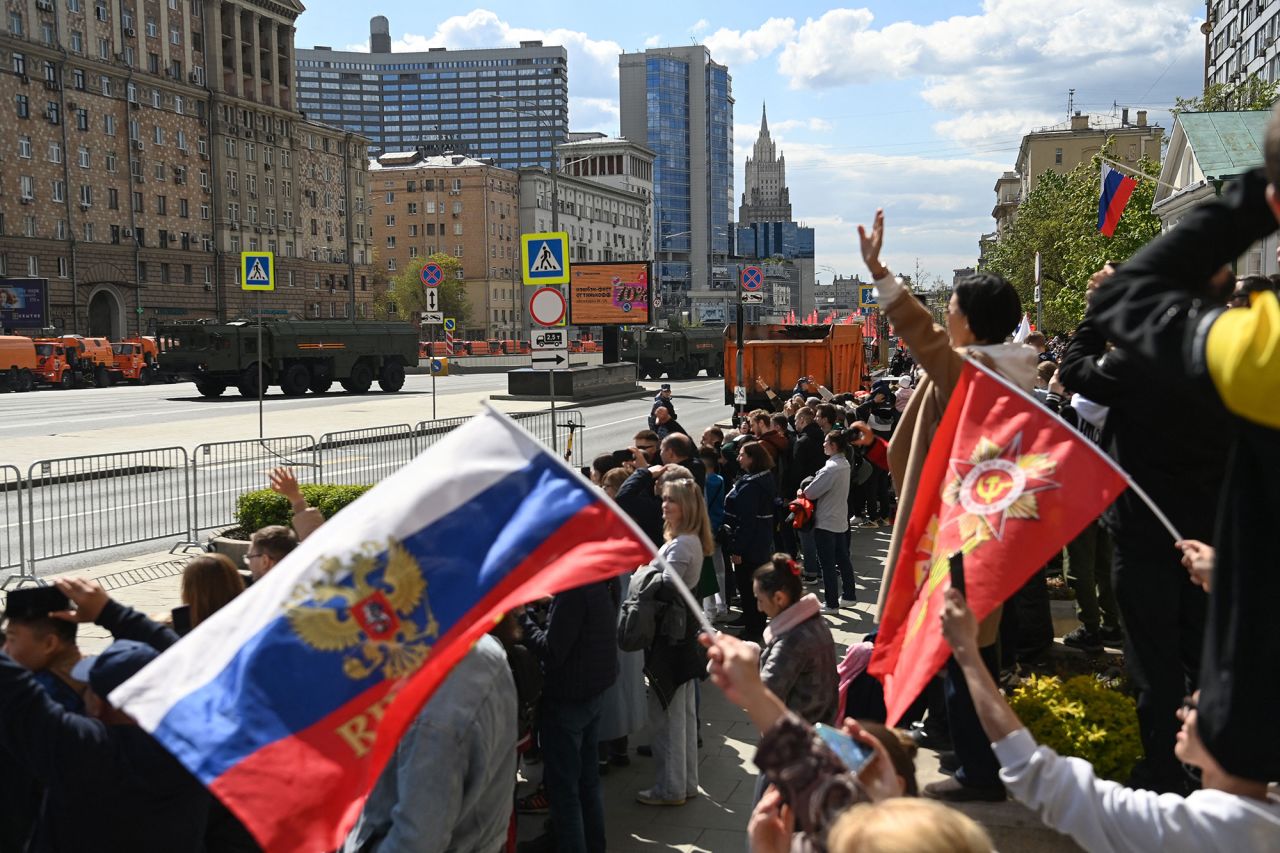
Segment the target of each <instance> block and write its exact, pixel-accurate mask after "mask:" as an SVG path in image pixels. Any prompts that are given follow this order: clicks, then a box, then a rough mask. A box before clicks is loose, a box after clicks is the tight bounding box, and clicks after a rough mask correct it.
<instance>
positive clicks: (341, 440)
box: [316, 424, 417, 486]
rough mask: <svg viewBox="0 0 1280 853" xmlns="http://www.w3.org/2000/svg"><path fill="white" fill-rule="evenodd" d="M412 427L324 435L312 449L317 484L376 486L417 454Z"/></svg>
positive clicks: (375, 428) (391, 427)
mask: <svg viewBox="0 0 1280 853" xmlns="http://www.w3.org/2000/svg"><path fill="white" fill-rule="evenodd" d="M414 432H415V431H414V428H413V427H411V426H409V425H408V424H396V425H394V426H382V427H367V428H365V429H349V430H345V431H343V432H327V433H325V434H324V435H322V436H320V441H319V443H318V444H317V445H316V450H317V452H318V454H319V458H320V480H319V482H321V483H326V484H328V485H334V486H359V485H363V484H364V483H376V482H378V481H379V480H381V479H382V478H383V477H386V476H388V475H389V474H392V473H394V472H395V471H397V470H399V469H400V468H401V467H403V466H404V465H407V464H408V463H409V460H411V459H413V457H414V456H415V455H417V451H416V444H415V442H414Z"/></svg>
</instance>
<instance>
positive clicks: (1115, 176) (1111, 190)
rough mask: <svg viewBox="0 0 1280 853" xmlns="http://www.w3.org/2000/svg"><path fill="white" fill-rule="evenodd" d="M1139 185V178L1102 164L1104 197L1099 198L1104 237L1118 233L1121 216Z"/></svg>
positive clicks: (1100, 220) (1101, 227)
mask: <svg viewBox="0 0 1280 853" xmlns="http://www.w3.org/2000/svg"><path fill="white" fill-rule="evenodd" d="M1137 186H1138V179H1137V178H1134V177H1132V176H1130V175H1126V174H1123V173H1122V172H1119V171H1117V170H1115V169H1113V168H1111V166H1109V165H1108V164H1106V163H1103V164H1102V197H1101V198H1099V199H1098V230H1099V231H1101V232H1102V236H1103V237H1110V236H1111V235H1112V234H1114V233H1116V226H1117V225H1119V224H1120V216H1121V215H1122V214H1123V213H1124V208H1125V205H1127V204H1128V203H1129V196H1131V195H1133V191H1134V188H1136V187H1137Z"/></svg>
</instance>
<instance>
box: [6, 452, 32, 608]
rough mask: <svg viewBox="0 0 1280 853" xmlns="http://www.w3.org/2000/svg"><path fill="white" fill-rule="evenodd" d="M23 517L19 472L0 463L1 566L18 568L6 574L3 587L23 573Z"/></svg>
mask: <svg viewBox="0 0 1280 853" xmlns="http://www.w3.org/2000/svg"><path fill="white" fill-rule="evenodd" d="M22 521H23V519H22V472H21V471H19V470H18V469H17V468H16V467H15V466H13V465H0V523H2V524H3V526H2V527H0V570H3V569H17V570H18V573H17V574H16V575H9V576H8V577H6V578H5V580H4V584H3V586H4V587H5V588H8V586H9V582H10V581H12V580H16V579H21V578H23V577H25V576H24V575H23V569H24V568H25V566H26V551H27V548H26V544H27V543H26V539H25V536H26V530H25V527H24V525H23V523H22Z"/></svg>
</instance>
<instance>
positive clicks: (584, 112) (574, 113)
mask: <svg viewBox="0 0 1280 853" xmlns="http://www.w3.org/2000/svg"><path fill="white" fill-rule="evenodd" d="M620 113H621V110H620V109H619V107H618V101H617V100H616V99H611V98H576V97H575V98H570V99H569V126H570V127H571V128H572V129H573V130H575V131H588V130H598V131H600V132H601V133H606V134H608V135H609V136H617V135H618V128H619V116H620Z"/></svg>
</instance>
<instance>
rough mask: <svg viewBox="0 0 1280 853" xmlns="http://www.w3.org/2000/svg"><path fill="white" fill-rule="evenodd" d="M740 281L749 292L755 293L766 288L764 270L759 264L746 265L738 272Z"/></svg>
mask: <svg viewBox="0 0 1280 853" xmlns="http://www.w3.org/2000/svg"><path fill="white" fill-rule="evenodd" d="M738 283H739V284H740V285H741V286H742V289H743V290H744V291H746V292H747V293H755V292H757V291H760V290H763V288H764V270H763V269H761V268H760V267H757V266H745V267H743V268H742V272H741V273H739V274H738Z"/></svg>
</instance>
